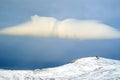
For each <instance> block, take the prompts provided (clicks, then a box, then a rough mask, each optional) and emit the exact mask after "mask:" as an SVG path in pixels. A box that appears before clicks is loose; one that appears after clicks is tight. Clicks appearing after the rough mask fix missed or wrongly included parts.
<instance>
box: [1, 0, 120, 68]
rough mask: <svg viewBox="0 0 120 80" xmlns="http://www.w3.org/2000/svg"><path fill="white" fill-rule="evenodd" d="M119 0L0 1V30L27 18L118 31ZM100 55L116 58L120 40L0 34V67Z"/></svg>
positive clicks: (35, 65) (39, 64) (41, 64)
mask: <svg viewBox="0 0 120 80" xmlns="http://www.w3.org/2000/svg"><path fill="white" fill-rule="evenodd" d="M119 3H120V1H119V0H0V29H2V28H5V27H10V26H15V25H18V24H21V23H24V22H26V21H29V20H30V16H33V15H35V14H37V15H39V16H46V17H55V18H57V19H59V20H63V19H66V18H75V19H80V20H98V21H101V22H103V23H105V24H107V25H110V26H112V27H114V28H117V29H118V30H120V23H119V21H120V16H119V14H120V5H119ZM96 55H99V56H102V57H107V58H112V59H120V39H107V40H71V39H59V38H50V37H49V38H41V37H28V36H6V35H0V68H4V69H5V68H7V69H35V68H43V67H52V66H58V65H62V64H65V63H67V62H69V61H71V60H73V59H76V58H81V57H88V56H96Z"/></svg>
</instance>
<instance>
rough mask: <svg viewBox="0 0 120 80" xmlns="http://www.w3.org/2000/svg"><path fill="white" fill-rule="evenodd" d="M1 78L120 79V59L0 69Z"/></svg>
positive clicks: (33, 79)
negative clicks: (23, 68) (48, 66)
mask: <svg viewBox="0 0 120 80" xmlns="http://www.w3.org/2000/svg"><path fill="white" fill-rule="evenodd" d="M0 80H120V61H117V60H112V59H106V58H102V57H100V58H99V59H97V58H96V57H88V58H81V59H77V60H74V61H72V62H70V63H68V64H66V65H63V66H59V67H55V68H47V69H36V70H3V69H1V70H0Z"/></svg>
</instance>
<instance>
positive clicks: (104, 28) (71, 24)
mask: <svg viewBox="0 0 120 80" xmlns="http://www.w3.org/2000/svg"><path fill="white" fill-rule="evenodd" d="M0 35H17V36H40V37H59V38H71V39H114V38H120V31H118V30H117V29H115V28H113V27H111V26H108V25H106V24H103V23H100V22H98V21H93V20H76V19H66V20H63V21H59V20H57V19H55V18H52V17H40V16H37V15H35V16H32V17H31V21H29V22H26V23H24V24H21V25H17V26H13V27H8V28H4V29H1V30H0Z"/></svg>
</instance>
